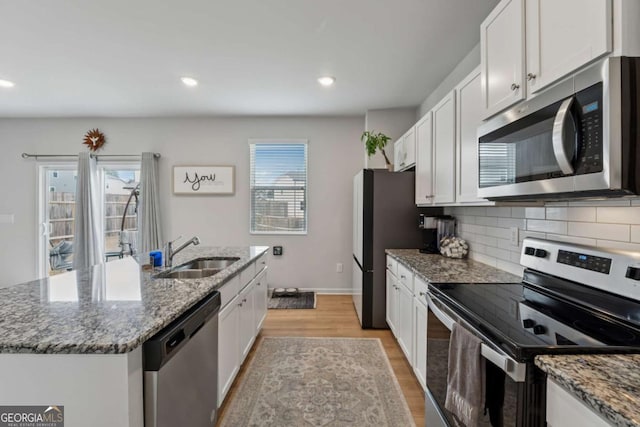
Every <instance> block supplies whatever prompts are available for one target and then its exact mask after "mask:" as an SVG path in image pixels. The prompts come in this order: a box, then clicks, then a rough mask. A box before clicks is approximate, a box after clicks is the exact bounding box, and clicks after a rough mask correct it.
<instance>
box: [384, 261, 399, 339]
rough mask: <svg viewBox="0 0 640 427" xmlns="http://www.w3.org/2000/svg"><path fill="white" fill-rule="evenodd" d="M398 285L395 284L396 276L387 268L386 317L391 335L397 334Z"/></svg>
mask: <svg viewBox="0 0 640 427" xmlns="http://www.w3.org/2000/svg"><path fill="white" fill-rule="evenodd" d="M397 288H398V285H397V284H396V278H395V277H394V275H393V274H391V272H389V270H387V307H386V308H387V312H386V319H387V325H389V329H391V332H393V335H396V336H397V333H396V331H397V327H396V322H397V319H398V291H397Z"/></svg>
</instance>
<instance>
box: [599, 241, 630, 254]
mask: <svg viewBox="0 0 640 427" xmlns="http://www.w3.org/2000/svg"><path fill="white" fill-rule="evenodd" d="M597 246H598V247H599V248H603V249H605V248H607V249H620V250H623V251H632V252H640V243H629V242H614V241H611V240H598V245H597Z"/></svg>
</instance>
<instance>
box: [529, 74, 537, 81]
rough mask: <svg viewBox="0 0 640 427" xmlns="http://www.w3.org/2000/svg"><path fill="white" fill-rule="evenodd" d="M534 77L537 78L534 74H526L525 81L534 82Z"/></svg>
mask: <svg viewBox="0 0 640 427" xmlns="http://www.w3.org/2000/svg"><path fill="white" fill-rule="evenodd" d="M536 77H537V76H536V75H535V74H533V73H528V74H527V80H528V81H531V80H535V79H536Z"/></svg>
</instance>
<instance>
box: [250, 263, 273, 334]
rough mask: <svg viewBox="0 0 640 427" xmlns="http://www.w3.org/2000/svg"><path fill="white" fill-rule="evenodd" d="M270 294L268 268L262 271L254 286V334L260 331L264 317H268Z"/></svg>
mask: <svg viewBox="0 0 640 427" xmlns="http://www.w3.org/2000/svg"><path fill="white" fill-rule="evenodd" d="M268 299H269V295H268V292H267V270H266V269H263V270H262V273H260V274H259V275H258V277H256V283H255V287H254V288H253V310H254V316H253V317H254V322H255V323H254V324H255V331H254V335H258V333H260V329H262V324H263V323H264V319H265V318H266V317H267V303H268Z"/></svg>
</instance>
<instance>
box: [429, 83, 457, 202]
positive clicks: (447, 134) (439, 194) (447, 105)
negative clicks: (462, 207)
mask: <svg viewBox="0 0 640 427" xmlns="http://www.w3.org/2000/svg"><path fill="white" fill-rule="evenodd" d="M455 104H456V98H455V90H453V91H451V93H449V95H447V96H446V97H445V98H444V99H443V100H442V101H440V102H439V103H438V105H436V106H435V107H433V110H431V111H432V114H433V159H434V161H433V184H434V186H433V195H434V197H433V202H434V203H436V204H438V203H440V204H442V203H455V201H456V189H455V170H456V169H455V163H456V110H455Z"/></svg>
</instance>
